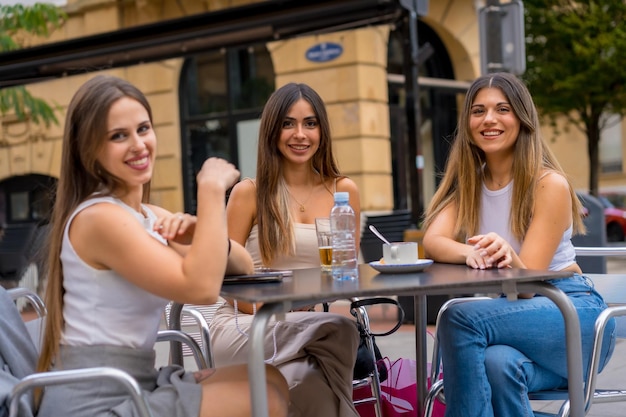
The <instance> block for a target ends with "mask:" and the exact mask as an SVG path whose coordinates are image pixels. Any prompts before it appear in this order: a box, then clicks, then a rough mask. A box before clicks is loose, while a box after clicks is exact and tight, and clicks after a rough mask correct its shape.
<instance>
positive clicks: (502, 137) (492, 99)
mask: <svg viewBox="0 0 626 417" xmlns="http://www.w3.org/2000/svg"><path fill="white" fill-rule="evenodd" d="M469 128H470V132H471V135H472V140H473V142H474V144H475V145H476V146H478V147H479V148H480V149H482V150H483V151H484V152H485V153H486V154H489V153H494V152H501V151H512V150H513V147H514V146H515V142H516V141H517V136H518V135H519V131H520V121H519V118H518V117H517V116H516V115H515V113H514V112H513V107H512V106H511V104H510V103H509V102H508V100H507V98H506V97H505V96H504V93H503V92H502V90H500V89H499V88H483V89H482V90H480V91H479V92H478V94H476V97H475V98H474V102H473V103H472V108H471V114H470V117H469Z"/></svg>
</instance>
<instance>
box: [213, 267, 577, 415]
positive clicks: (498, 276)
mask: <svg viewBox="0 0 626 417" xmlns="http://www.w3.org/2000/svg"><path fill="white" fill-rule="evenodd" d="M572 275H573V274H572V273H571V272H551V271H537V270H529V269H515V268H506V269H488V270H479V269H471V268H468V267H467V266H465V265H452V264H440V263H434V264H432V265H431V266H429V267H428V268H427V269H426V270H424V271H422V272H411V273H401V274H380V273H378V272H377V271H375V270H374V269H373V268H372V267H370V266H369V265H367V264H363V265H359V278H358V279H356V280H352V281H336V280H333V278H332V277H331V276H330V275H329V274H328V273H325V272H323V271H322V270H321V269H319V268H310V269H300V270H294V273H293V276H292V277H285V279H284V280H283V282H282V283H272V284H244V285H227V286H226V285H225V286H223V287H222V291H221V295H222V296H223V297H226V298H234V299H237V300H241V301H247V302H250V303H263V306H262V307H261V308H260V309H259V310H258V311H257V313H256V316H255V318H254V321H253V323H252V328H251V329H250V339H249V343H250V360H249V361H248V371H249V375H250V379H251V381H253V383H252V384H251V386H252V391H251V397H252V409H253V415H254V416H255V417H267V416H268V407H267V406H268V405H267V391H266V386H265V384H262V383H255V382H260V381H265V367H264V353H265V352H264V348H263V339H264V334H265V329H266V326H267V324H268V322H269V320H270V318H271V317H272V316H273V315H278V317H277V319H280V314H282V313H284V312H287V311H290V310H293V309H296V308H298V307H301V306H304V305H310V304H312V303H315V304H317V303H321V302H329V301H335V300H339V299H347V298H351V297H370V296H379V295H399V294H401V295H411V294H412V295H413V296H414V297H415V353H416V355H415V358H416V363H417V391H418V392H417V398H418V404H417V406H418V416H422V415H423V413H424V400H425V398H426V394H427V389H428V388H427V382H426V381H427V362H428V358H427V342H426V330H427V329H426V327H427V323H426V296H427V295H450V294H452V295H461V294H468V293H504V294H506V295H507V297H508V298H509V299H510V300H515V299H517V294H519V293H537V294H541V295H544V296H546V297H548V298H549V299H550V300H552V301H553V302H554V303H555V304H556V305H557V306H558V308H559V309H560V311H561V313H562V314H563V317H564V319H565V333H566V344H567V366H568V391H569V398H570V403H571V413H570V414H571V416H572V417H583V416H584V408H583V398H584V397H583V370H582V341H581V333H580V323H579V321H578V315H577V313H576V310H575V308H574V306H573V305H572V303H571V302H570V300H569V298H568V297H567V296H566V295H565V293H563V292H562V291H561V290H559V289H557V288H556V287H554V286H553V285H551V284H549V283H547V282H544V281H546V280H550V279H561V278H568V277H571V276H572Z"/></svg>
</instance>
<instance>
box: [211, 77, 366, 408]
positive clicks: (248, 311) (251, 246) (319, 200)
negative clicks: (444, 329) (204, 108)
mask: <svg viewBox="0 0 626 417" xmlns="http://www.w3.org/2000/svg"><path fill="white" fill-rule="evenodd" d="M334 191H347V192H349V193H350V204H351V205H352V207H353V208H354V210H355V213H356V214H357V216H356V218H357V221H358V219H359V213H360V204H359V193H358V189H357V186H356V185H355V183H354V182H353V181H352V180H351V179H349V178H347V177H344V176H342V175H341V174H340V173H339V169H338V167H337V164H336V162H335V160H334V157H333V154H332V146H331V137H330V127H329V121H328V116H327V113H326V109H325V106H324V103H323V101H322V99H321V98H320V96H319V95H318V94H317V93H316V92H315V91H314V90H313V89H311V88H310V87H309V86H307V85H305V84H295V83H291V84H287V85H285V86H283V87H281V88H279V89H278V90H277V91H276V92H274V94H272V96H271V97H270V98H269V100H268V102H267V104H266V105H265V108H264V111H263V114H262V117H261V126H260V132H259V144H258V162H257V176H256V181H253V180H250V179H245V180H243V181H241V182H239V183H238V184H237V185H235V187H234V188H233V190H232V192H231V194H230V197H229V201H228V206H227V209H226V213H227V220H228V235H229V237H230V238H231V239H233V240H234V241H236V242H238V243H240V244H242V245H246V243H247V242H248V245H247V249H248V250H249V251H250V252H251V254H252V255H253V258H254V261H255V265H256V266H265V267H281V268H285V267H288V268H290V269H295V268H309V267H319V265H320V260H319V254H318V249H317V243H316V242H317V241H316V237H315V218H316V217H328V215H329V214H330V210H331V208H332V206H333V192H334ZM359 230H360V227H358V225H357V231H359ZM357 233H358V232H357ZM251 234H252V237H251ZM296 236H297V239H296ZM249 238H250V241H249ZM310 241H313V242H315V244H314V245H310ZM356 241H357V242H358V241H359V236H358V235H357V239H356ZM307 242H308V243H309V244H307ZM307 248H308V249H307ZM303 251H306V252H307V253H303ZM229 301H230V304H228V303H226V304H225V305H224V306H222V307H221V308H220V309H219V310H218V312H217V314H216V317H215V318H214V319H213V320H212V323H211V332H212V334H211V337H212V340H215V341H216V342H215V343H214V345H215V346H213V351H214V355H215V358H216V362H217V363H218V364H227V363H228V364H231V363H240V362H245V361H246V359H247V355H248V353H247V352H248V350H247V337H246V336H245V333H247V332H248V330H249V325H250V323H251V321H252V318H253V316H252V313H253V306H251V305H246V304H244V303H242V302H238V303H237V307H238V309H239V311H235V309H234V307H233V305H232V304H233V302H232V300H229ZM256 307H257V308H258V305H257V306H256ZM266 335H267V336H266V337H267V347H266V352H270V353H271V352H274V351H275V354H274V355H273V357H272V358H270V360H269V361H268V363H271V364H273V365H275V366H276V367H277V368H278V369H279V370H280V371H281V372H282V373H283V375H284V376H285V378H286V379H287V382H288V383H289V386H290V396H291V405H290V410H289V415H290V416H294V417H295V416H302V417H305V416H306V417H317V416H325V417H356V416H358V414H357V412H356V410H355V408H354V405H353V403H352V372H353V365H354V362H355V356H356V350H357V345H358V341H359V337H358V332H357V329H356V327H355V323H354V321H353V320H352V319H350V318H346V317H343V316H341V315H337V314H332V313H323V312H309V311H298V312H291V313H288V314H286V317H285V319H284V320H283V321H280V322H279V323H278V324H275V326H270V327H269V328H268V331H267V333H266ZM274 340H275V341H274ZM308 352H314V353H308Z"/></svg>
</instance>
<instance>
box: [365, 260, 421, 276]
mask: <svg viewBox="0 0 626 417" xmlns="http://www.w3.org/2000/svg"><path fill="white" fill-rule="evenodd" d="M432 263H433V260H432V259H418V260H417V262H415V263H414V264H395V265H389V264H381V263H380V261H374V262H370V263H369V266H371V267H372V268H374V269H375V270H377V271H378V272H381V273H383V274H384V273H387V274H399V273H403V272H419V271H422V270H424V269H426V268H428V267H429V266H430V265H432Z"/></svg>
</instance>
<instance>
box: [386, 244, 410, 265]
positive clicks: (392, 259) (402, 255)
mask: <svg viewBox="0 0 626 417" xmlns="http://www.w3.org/2000/svg"><path fill="white" fill-rule="evenodd" d="M417 259H418V255H417V242H391V244H386V243H384V244H383V260H384V261H385V264H388V265H399V264H403V265H406V264H414V263H417Z"/></svg>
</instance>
